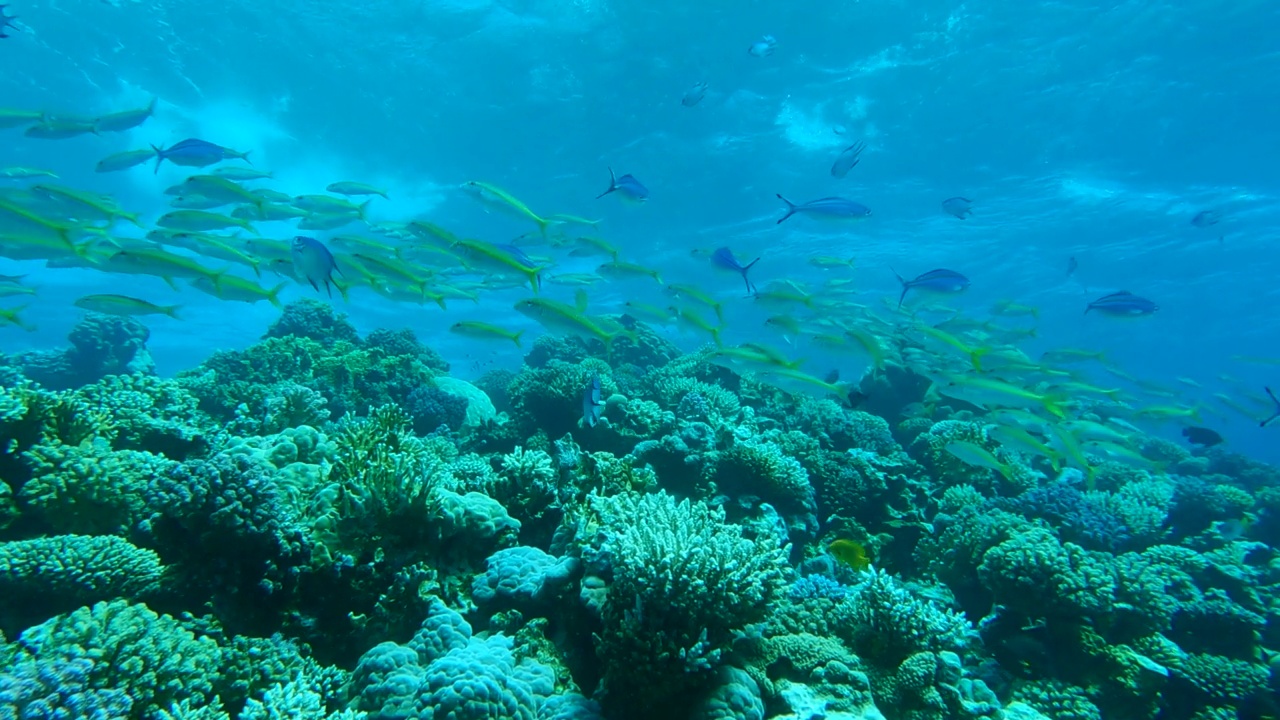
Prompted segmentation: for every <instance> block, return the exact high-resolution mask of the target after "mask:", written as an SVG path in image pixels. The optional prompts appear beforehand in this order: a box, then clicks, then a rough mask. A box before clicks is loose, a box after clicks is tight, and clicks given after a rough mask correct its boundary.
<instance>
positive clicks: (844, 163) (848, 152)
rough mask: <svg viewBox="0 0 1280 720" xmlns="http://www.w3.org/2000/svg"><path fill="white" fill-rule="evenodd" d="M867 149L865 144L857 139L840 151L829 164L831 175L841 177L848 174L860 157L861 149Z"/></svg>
mask: <svg viewBox="0 0 1280 720" xmlns="http://www.w3.org/2000/svg"><path fill="white" fill-rule="evenodd" d="M866 149H867V144H866V143H864V142H862V141H861V140H859V141H858V142H856V143H854V144H852V145H850V146H849V147H847V148H845V149H844V150H842V151H841V152H840V157H837V158H836V161H835V162H834V163H832V164H831V176H832V177H838V178H842V177H844V176H845V175H848V174H849V171H850V170H852V169H853V168H854V167H855V166H856V165H857V164H858V160H860V159H861V156H862V151H863V150H866Z"/></svg>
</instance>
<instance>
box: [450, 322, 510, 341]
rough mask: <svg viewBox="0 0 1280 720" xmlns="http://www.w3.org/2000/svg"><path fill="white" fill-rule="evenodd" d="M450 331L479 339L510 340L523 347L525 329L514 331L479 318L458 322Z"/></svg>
mask: <svg viewBox="0 0 1280 720" xmlns="http://www.w3.org/2000/svg"><path fill="white" fill-rule="evenodd" d="M449 332H452V333H455V334H457V335H462V336H464V337H469V338H476V339H478V340H508V341H510V342H513V343H515V344H516V347H522V346H521V344H520V336H521V335H523V334H524V331H523V330H520V331H514V332H513V331H511V330H508V329H506V328H502V327H498V326H497V325H490V324H489V323H486V322H479V321H477V320H462V321H460V322H456V323H454V324H453V325H452V326H451V327H450V328H449Z"/></svg>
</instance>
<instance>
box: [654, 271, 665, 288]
mask: <svg viewBox="0 0 1280 720" xmlns="http://www.w3.org/2000/svg"><path fill="white" fill-rule="evenodd" d="M653 279H654V280H657V281H658V284H659V285H665V284H666V283H664V282H662V275H661V274H660V273H659V272H658V271H657V270H654V271H653Z"/></svg>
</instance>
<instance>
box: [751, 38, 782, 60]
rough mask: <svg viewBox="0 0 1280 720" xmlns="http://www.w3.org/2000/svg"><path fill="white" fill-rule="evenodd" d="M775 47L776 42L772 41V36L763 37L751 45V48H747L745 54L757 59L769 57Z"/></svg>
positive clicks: (776, 45)
mask: <svg viewBox="0 0 1280 720" xmlns="http://www.w3.org/2000/svg"><path fill="white" fill-rule="evenodd" d="M777 47H778V41H777V40H774V39H773V36H772V35H765V36H764V37H762V38H760V39H759V40H757V41H755V42H753V43H751V47H749V48H747V54H748V55H750V56H752V57H758V58H762V57H769V56H770V55H772V54H773V51H774V50H775V49H776V48H777Z"/></svg>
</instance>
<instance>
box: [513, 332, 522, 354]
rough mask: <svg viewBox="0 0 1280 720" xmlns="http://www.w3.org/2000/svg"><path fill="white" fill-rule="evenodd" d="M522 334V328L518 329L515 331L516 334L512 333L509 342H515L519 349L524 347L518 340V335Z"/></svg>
mask: <svg viewBox="0 0 1280 720" xmlns="http://www.w3.org/2000/svg"><path fill="white" fill-rule="evenodd" d="M522 335H524V331H523V330H520V331H518V332H516V334H514V335H512V336H511V342H513V343H515V344H516V347H518V348H520V349H521V350H523V349H524V345H523V344H521V342H520V336H522Z"/></svg>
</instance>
